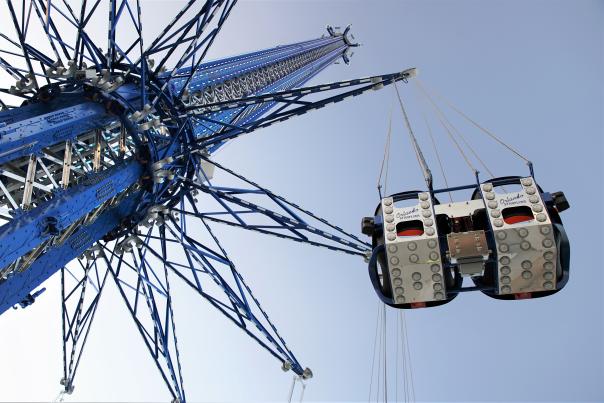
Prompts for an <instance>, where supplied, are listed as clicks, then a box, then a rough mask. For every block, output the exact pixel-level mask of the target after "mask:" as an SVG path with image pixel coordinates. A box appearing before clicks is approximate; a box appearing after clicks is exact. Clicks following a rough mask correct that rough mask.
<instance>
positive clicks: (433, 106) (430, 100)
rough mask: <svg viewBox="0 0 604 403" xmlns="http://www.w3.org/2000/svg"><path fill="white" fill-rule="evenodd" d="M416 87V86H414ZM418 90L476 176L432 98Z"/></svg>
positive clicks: (472, 166) (423, 91)
mask: <svg viewBox="0 0 604 403" xmlns="http://www.w3.org/2000/svg"><path fill="white" fill-rule="evenodd" d="M416 85H418V84H416ZM418 88H419V89H420V90H421V92H422V93H423V94H424V96H425V97H426V98H427V99H428V101H429V103H430V105H432V108H433V109H434V110H435V112H436V118H437V119H438V121H439V122H440V124H441V126H442V127H443V128H444V129H445V131H446V132H447V135H448V136H449V138H450V139H451V141H452V142H453V144H454V145H455V147H456V148H457V151H459V153H460V154H461V156H462V157H463V159H464V160H465V162H466V164H467V165H468V167H469V168H470V170H471V171H472V173H474V174H476V173H477V172H478V171H477V170H476V168H475V167H474V165H473V164H472V162H471V161H470V159H469V158H468V156H467V155H466V153H465V152H464V151H463V148H462V147H461V145H460V144H459V142H458V141H457V139H455V136H454V135H453V133H452V132H451V130H450V129H449V127H448V126H447V125H446V124H445V122H444V121H443V118H442V117H441V115H440V114H439V112H440V109H439V108H438V106H437V105H436V104H435V103H434V101H433V100H432V98H431V97H430V96H429V95H428V93H427V92H426V91H425V90H424V88H423V87H421V86H419V85H418ZM445 119H446V118H445Z"/></svg>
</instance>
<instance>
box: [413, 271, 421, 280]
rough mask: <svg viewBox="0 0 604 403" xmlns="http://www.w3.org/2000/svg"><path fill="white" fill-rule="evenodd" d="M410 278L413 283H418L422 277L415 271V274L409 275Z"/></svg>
mask: <svg viewBox="0 0 604 403" xmlns="http://www.w3.org/2000/svg"><path fill="white" fill-rule="evenodd" d="M411 278H412V279H413V280H415V281H419V280H421V279H422V275H421V273H419V272H417V271H416V272H415V273H413V274H412V275H411Z"/></svg>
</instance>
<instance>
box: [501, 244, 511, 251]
mask: <svg viewBox="0 0 604 403" xmlns="http://www.w3.org/2000/svg"><path fill="white" fill-rule="evenodd" d="M509 250H510V247H509V246H508V245H507V244H505V243H502V244H501V245H499V252H502V253H506V252H507V251H509Z"/></svg>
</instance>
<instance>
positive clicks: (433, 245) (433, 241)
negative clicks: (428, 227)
mask: <svg viewBox="0 0 604 403" xmlns="http://www.w3.org/2000/svg"><path fill="white" fill-rule="evenodd" d="M428 248H430V249H434V248H436V239H430V240H428Z"/></svg>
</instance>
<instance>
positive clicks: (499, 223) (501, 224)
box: [493, 218, 503, 227]
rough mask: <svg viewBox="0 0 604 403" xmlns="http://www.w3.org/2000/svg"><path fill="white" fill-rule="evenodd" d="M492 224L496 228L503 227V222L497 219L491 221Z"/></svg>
mask: <svg viewBox="0 0 604 403" xmlns="http://www.w3.org/2000/svg"><path fill="white" fill-rule="evenodd" d="M493 224H495V226H496V227H503V220H502V219H500V218H498V219H496V220H493Z"/></svg>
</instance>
